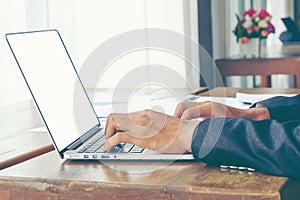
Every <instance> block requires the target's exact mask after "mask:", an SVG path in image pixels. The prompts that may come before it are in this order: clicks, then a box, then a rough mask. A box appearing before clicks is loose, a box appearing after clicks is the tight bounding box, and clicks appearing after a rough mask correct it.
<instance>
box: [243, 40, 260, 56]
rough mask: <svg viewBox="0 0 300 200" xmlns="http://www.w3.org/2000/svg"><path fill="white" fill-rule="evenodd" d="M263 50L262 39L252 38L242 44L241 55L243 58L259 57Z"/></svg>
mask: <svg viewBox="0 0 300 200" xmlns="http://www.w3.org/2000/svg"><path fill="white" fill-rule="evenodd" d="M260 51H261V40H260V39H259V38H252V39H250V40H249V41H248V42H247V43H244V44H242V43H241V44H240V55H241V57H242V58H259V57H260Z"/></svg>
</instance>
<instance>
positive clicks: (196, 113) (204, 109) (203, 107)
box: [181, 102, 211, 120]
mask: <svg viewBox="0 0 300 200" xmlns="http://www.w3.org/2000/svg"><path fill="white" fill-rule="evenodd" d="M210 108H211V103H210V102H203V103H202V104H199V105H198V106H195V107H191V108H188V109H186V110H185V111H184V112H183V113H182V116H181V119H185V120H190V119H196V118H200V117H211V110H210Z"/></svg>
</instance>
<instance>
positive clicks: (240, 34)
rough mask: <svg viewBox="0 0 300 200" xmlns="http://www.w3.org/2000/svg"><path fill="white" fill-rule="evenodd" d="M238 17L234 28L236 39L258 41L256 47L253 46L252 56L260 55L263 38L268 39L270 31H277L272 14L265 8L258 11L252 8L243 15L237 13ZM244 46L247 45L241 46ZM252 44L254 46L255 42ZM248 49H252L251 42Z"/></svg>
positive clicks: (243, 41) (242, 41) (247, 41)
mask: <svg viewBox="0 0 300 200" xmlns="http://www.w3.org/2000/svg"><path fill="white" fill-rule="evenodd" d="M236 18H237V25H236V27H235V29H234V30H233V33H234V35H235V36H236V41H237V42H241V43H242V44H246V43H253V42H254V41H255V42H256V41H257V42H256V43H255V44H256V45H254V46H256V47H252V49H253V48H254V50H252V56H254V57H255V56H258V57H260V52H261V40H262V39H266V38H267V37H268V35H269V34H270V33H275V27H274V25H273V24H272V23H271V19H272V16H271V15H270V14H269V13H268V12H267V11H266V10H265V9H262V10H261V11H260V12H259V13H257V11H256V10H254V9H253V8H251V9H249V10H246V11H245V12H243V15H242V17H239V16H238V15H236ZM254 39H256V40H254ZM243 46H245V45H242V46H241V47H243ZM251 46H253V44H251ZM255 48H256V49H255ZM248 49H251V47H250V44H249V45H248ZM248 51H251V50H248ZM253 51H255V53H253ZM244 56H245V55H244Z"/></svg>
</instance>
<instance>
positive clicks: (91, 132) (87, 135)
mask: <svg viewBox="0 0 300 200" xmlns="http://www.w3.org/2000/svg"><path fill="white" fill-rule="evenodd" d="M102 129H103V128H102V127H101V126H100V124H99V125H96V126H95V127H93V128H92V129H91V130H89V131H88V132H87V133H85V134H84V135H82V136H81V137H80V138H78V139H77V140H75V141H74V142H73V143H71V144H70V145H69V146H67V147H66V148H65V149H64V150H62V151H61V152H62V153H63V152H65V151H67V150H74V149H76V148H77V147H79V146H80V145H82V144H83V143H84V142H86V141H87V140H89V139H90V138H91V137H92V136H93V135H95V133H97V132H99V131H101V130H102Z"/></svg>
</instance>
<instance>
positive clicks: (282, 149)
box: [192, 117, 300, 179]
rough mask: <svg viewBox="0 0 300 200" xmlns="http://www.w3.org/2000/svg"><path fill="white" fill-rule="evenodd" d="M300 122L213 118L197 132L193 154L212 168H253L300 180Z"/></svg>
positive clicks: (197, 129) (205, 122) (201, 125)
mask: <svg viewBox="0 0 300 200" xmlns="http://www.w3.org/2000/svg"><path fill="white" fill-rule="evenodd" d="M299 149H300V120H299V121H296V120H295V121H288V122H278V121H276V120H263V121H253V120H250V119H248V118H241V117H240V118H227V119H224V118H212V119H207V120H204V121H203V122H201V123H200V124H199V125H198V126H197V128H196V129H195V132H194V135H193V141H192V151H193V155H194V157H195V158H196V159H199V160H200V161H204V162H206V163H207V164H210V165H216V166H219V165H227V166H231V165H233V166H241V167H250V168H254V169H256V170H258V171H261V172H264V173H268V174H271V175H279V176H287V177H293V178H298V179H299V178H300V151H299Z"/></svg>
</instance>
